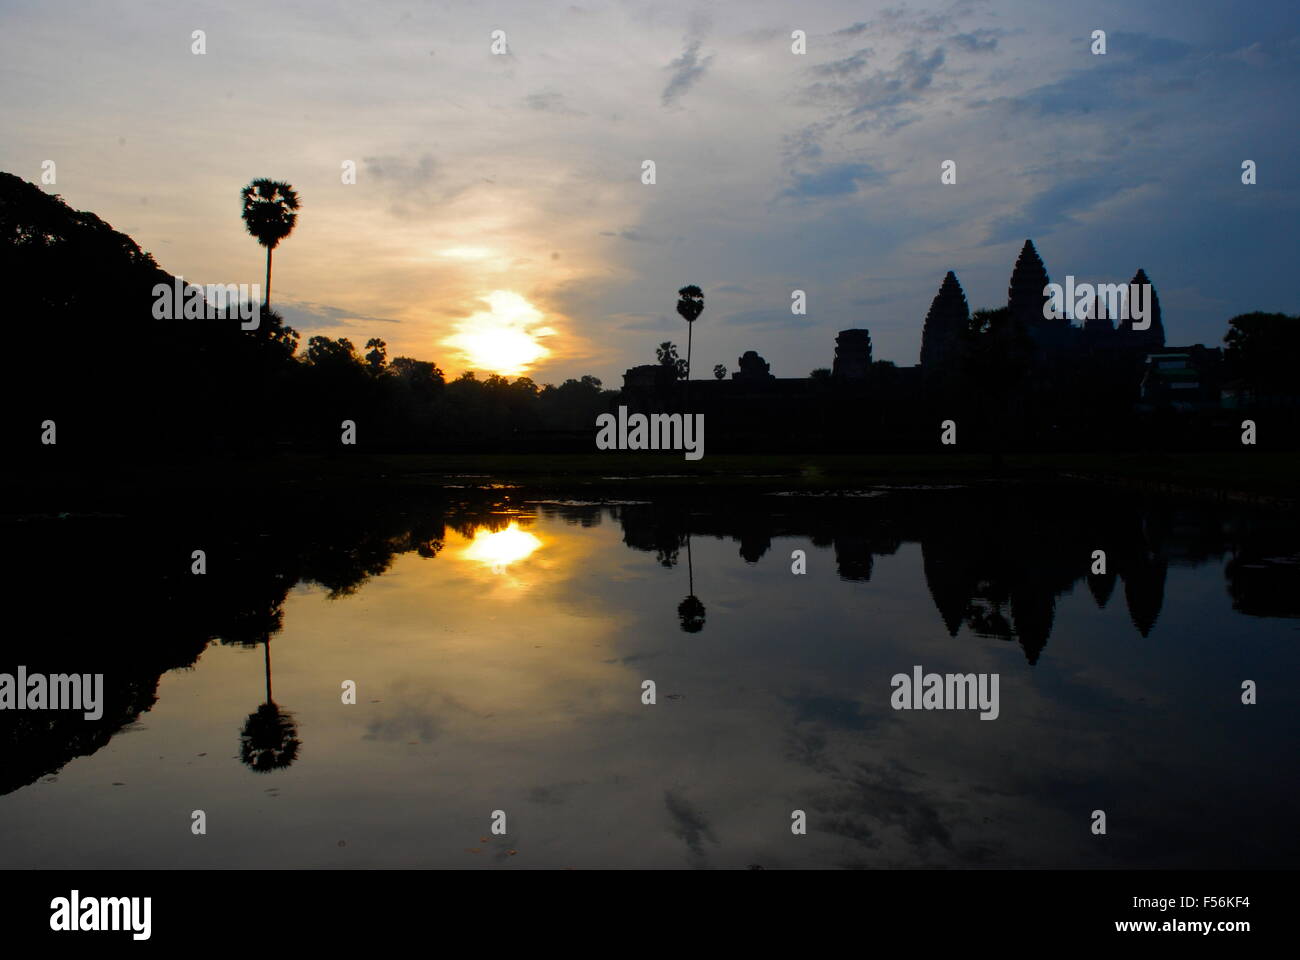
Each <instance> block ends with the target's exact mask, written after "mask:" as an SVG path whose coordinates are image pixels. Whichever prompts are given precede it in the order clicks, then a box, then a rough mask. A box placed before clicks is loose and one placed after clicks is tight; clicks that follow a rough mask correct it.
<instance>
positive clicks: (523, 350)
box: [442, 290, 555, 377]
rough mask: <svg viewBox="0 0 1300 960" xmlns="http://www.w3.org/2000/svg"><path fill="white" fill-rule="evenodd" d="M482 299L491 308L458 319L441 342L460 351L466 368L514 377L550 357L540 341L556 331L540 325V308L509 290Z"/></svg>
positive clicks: (496, 292) (548, 351)
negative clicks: (452, 329) (450, 332)
mask: <svg viewBox="0 0 1300 960" xmlns="http://www.w3.org/2000/svg"><path fill="white" fill-rule="evenodd" d="M482 299H483V301H484V302H485V303H487V305H488V306H489V307H490V309H488V310H479V311H478V312H477V313H475V314H473V315H472V316H469V317H466V318H465V319H464V320H460V321H457V323H456V332H455V333H454V334H452V335H451V336H449V337H447V338H446V339H445V340H443V341H442V342H443V344H445V345H446V346H449V347H454V348H455V349H457V350H459V351H460V354H461V358H462V359H463V360H464V362H465V364H466V365H467V366H468V367H470V368H471V369H475V370H486V371H488V372H489V373H499V374H501V375H503V376H509V377H516V376H519V375H520V374H522V373H523V372H524V371H526V370H527V369H528V368H529V367H530V366H532V365H533V364H534V363H536V362H537V361H538V360H541V359H542V358H543V357H548V356H550V353H551V351H550V350H548V349H547V348H546V347H544V346H542V344H541V340H542V338H544V337H550V336H554V335H555V331H554V330H553V329H551V328H550V327H547V326H542V325H540V321H541V319H542V313H541V311H540V310H538V309H537V308H536V307H534V306H533V305H532V304H531V303H529V302H528V301H527V300H526V299H524V298H523V297H521V296H520V295H519V294H517V293H512V292H510V291H509V290H494V291H492V292H491V293H490V294H488V295H487V296H486V297H483V298H482Z"/></svg>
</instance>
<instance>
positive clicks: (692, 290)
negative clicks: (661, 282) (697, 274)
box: [677, 284, 704, 397]
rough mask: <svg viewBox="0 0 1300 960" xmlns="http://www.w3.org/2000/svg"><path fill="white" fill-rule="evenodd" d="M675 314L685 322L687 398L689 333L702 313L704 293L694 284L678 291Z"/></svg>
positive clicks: (689, 374)
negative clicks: (679, 315)
mask: <svg viewBox="0 0 1300 960" xmlns="http://www.w3.org/2000/svg"><path fill="white" fill-rule="evenodd" d="M677 312H678V313H679V314H681V316H682V319H683V320H685V321H686V390H687V396H688V397H689V396H690V389H691V331H692V330H694V329H695V321H696V319H697V318H698V317H699V315H700V314H701V313H703V312H704V291H703V290H701V289H700V288H699V287H697V286H695V284H691V285H690V286H687V287H682V288H681V289H680V290H678V291H677Z"/></svg>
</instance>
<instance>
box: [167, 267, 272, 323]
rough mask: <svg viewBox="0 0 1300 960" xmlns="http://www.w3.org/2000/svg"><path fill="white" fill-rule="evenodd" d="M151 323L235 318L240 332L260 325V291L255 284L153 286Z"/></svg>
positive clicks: (179, 279)
mask: <svg viewBox="0 0 1300 960" xmlns="http://www.w3.org/2000/svg"><path fill="white" fill-rule="evenodd" d="M153 296H154V301H153V316H154V319H155V320H222V319H226V318H230V319H234V318H236V317H238V318H239V319H240V320H241V321H244V322H241V323H240V324H239V328H240V329H241V330H256V329H257V326H258V324H259V323H261V315H262V304H261V296H262V287H261V285H260V284H257V283H209V284H199V283H186V282H185V278H184V277H173V278H172V283H171V284H170V285H168V284H165V283H157V284H154V288H153Z"/></svg>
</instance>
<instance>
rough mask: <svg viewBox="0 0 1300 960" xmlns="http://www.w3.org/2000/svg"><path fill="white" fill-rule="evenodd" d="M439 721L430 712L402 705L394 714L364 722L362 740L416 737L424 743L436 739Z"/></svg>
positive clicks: (407, 739)
mask: <svg viewBox="0 0 1300 960" xmlns="http://www.w3.org/2000/svg"><path fill="white" fill-rule="evenodd" d="M439 732H440V729H439V723H438V720H437V718H436V717H434V716H433V714H432V713H425V712H422V711H420V710H418V709H416V708H415V707H412V706H404V707H401V708H399V709H398V711H397V712H396V713H394V714H391V715H389V716H386V717H376V718H375V719H373V720H371V721H370V722H369V723H367V724H366V734H365V736H364V737H362V739H363V740H406V741H409V740H411V739H413V738H418V739H419V740H421V741H423V742H424V743H431V742H432V741H433V740H435V739H437V737H438V734H439Z"/></svg>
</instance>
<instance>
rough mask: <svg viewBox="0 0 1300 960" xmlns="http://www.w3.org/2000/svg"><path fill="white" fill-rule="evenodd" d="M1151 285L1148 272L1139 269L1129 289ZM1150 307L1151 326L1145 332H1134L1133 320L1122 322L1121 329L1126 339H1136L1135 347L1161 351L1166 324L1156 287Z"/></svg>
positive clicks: (1153, 288) (1130, 282)
mask: <svg viewBox="0 0 1300 960" xmlns="http://www.w3.org/2000/svg"><path fill="white" fill-rule="evenodd" d="M1150 283H1151V278H1150V277H1148V276H1147V272H1146V271H1145V270H1143V269H1141V268H1139V269H1138V272H1137V273H1135V274H1134V275H1133V279H1132V280H1130V281H1129V288H1130V290H1131V289H1132V288H1133V287H1134V286H1138V287H1140V286H1141V285H1143V284H1150ZM1148 307H1149V309H1150V311H1151V315H1150V318H1149V319H1150V320H1151V326H1149V327H1147V329H1145V330H1134V329H1133V321H1132V320H1121V321H1120V322H1119V329H1120V331H1121V332H1123V333H1124V334H1125V336H1126V337H1132V338H1134V343H1135V345H1140V346H1142V347H1143V348H1144V349H1147V350H1159V349H1161V348H1162V347H1164V345H1165V324H1164V319H1163V318H1162V317H1161V315H1160V298H1159V297H1158V296H1156V288H1155V286H1152V287H1151V302H1150V303H1149V304H1148ZM1129 313H1130V316H1131V315H1132V311H1131V310H1130V311H1129Z"/></svg>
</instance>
